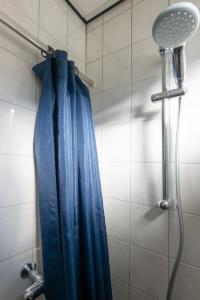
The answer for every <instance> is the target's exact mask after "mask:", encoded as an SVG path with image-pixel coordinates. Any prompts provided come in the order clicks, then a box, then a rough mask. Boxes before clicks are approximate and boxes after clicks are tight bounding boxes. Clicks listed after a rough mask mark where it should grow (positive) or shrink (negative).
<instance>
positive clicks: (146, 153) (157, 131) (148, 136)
mask: <svg viewBox="0 0 200 300" xmlns="http://www.w3.org/2000/svg"><path fill="white" fill-rule="evenodd" d="M132 126H133V127H132V149H131V155H132V160H133V161H134V162H160V161H161V154H162V145H161V142H162V141H161V137H162V135H161V120H159V119H158V120H149V121H144V122H134V123H133V125H132Z"/></svg>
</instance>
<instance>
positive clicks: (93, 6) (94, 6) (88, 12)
mask: <svg viewBox="0 0 200 300" xmlns="http://www.w3.org/2000/svg"><path fill="white" fill-rule="evenodd" d="M67 2H68V1H67ZM69 2H71V4H72V5H73V6H74V7H75V9H76V10H77V11H78V12H79V13H80V14H81V15H82V17H83V18H84V19H85V20H86V21H88V20H90V19H92V18H93V17H95V16H96V15H98V14H99V13H101V12H102V11H104V10H106V9H108V8H109V7H111V6H113V5H114V4H116V3H118V2H119V0H70V1H69ZM120 2H121V1H120Z"/></svg>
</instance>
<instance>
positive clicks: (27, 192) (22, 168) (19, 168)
mask: <svg viewBox="0 0 200 300" xmlns="http://www.w3.org/2000/svg"><path fill="white" fill-rule="evenodd" d="M0 166H1V168H0V182H1V185H0V199H1V201H0V207H2V206H9V205H15V204H23V203H27V202H33V201H34V200H35V174H34V172H35V170H34V161H33V158H32V157H23V156H11V155H0Z"/></svg>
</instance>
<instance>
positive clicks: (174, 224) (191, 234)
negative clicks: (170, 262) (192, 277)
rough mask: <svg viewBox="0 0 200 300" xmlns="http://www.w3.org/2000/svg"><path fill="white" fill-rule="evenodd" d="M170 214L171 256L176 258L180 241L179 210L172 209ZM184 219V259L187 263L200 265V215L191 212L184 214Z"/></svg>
mask: <svg viewBox="0 0 200 300" xmlns="http://www.w3.org/2000/svg"><path fill="white" fill-rule="evenodd" d="M169 216H170V219H169V246H170V256H171V257H173V258H175V257H176V254H177V250H178V243H179V225H178V215H177V212H175V211H170V213H169ZM183 220H184V237H185V243H184V250H183V257H182V260H183V261H184V262H186V263H189V264H192V265H194V266H197V267H200V257H199V252H200V239H199V231H200V217H199V216H195V215H191V214H184V215H183Z"/></svg>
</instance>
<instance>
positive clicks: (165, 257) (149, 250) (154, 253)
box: [130, 243, 168, 260]
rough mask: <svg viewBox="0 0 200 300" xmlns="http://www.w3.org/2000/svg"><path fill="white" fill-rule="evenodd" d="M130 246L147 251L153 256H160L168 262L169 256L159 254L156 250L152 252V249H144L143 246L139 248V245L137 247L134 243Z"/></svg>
mask: <svg viewBox="0 0 200 300" xmlns="http://www.w3.org/2000/svg"><path fill="white" fill-rule="evenodd" d="M130 244H131V246H133V247H136V248H139V249H143V250H145V251H146V252H149V253H151V254H153V255H157V256H160V257H162V258H164V259H167V260H168V256H167V255H164V254H161V253H159V252H157V251H154V250H151V249H148V248H145V247H142V246H138V245H136V244H134V243H130Z"/></svg>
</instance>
